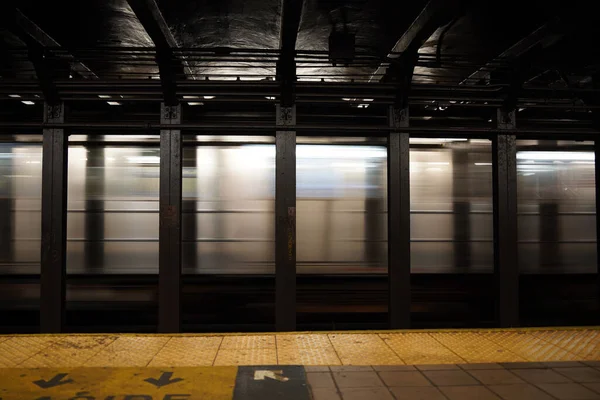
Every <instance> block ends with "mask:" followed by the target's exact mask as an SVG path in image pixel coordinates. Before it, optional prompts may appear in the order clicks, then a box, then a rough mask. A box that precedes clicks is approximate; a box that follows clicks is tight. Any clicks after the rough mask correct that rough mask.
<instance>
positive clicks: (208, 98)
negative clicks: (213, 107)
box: [203, 96, 215, 100]
mask: <svg viewBox="0 0 600 400" xmlns="http://www.w3.org/2000/svg"><path fill="white" fill-rule="evenodd" d="M203 97H204V98H205V99H206V100H210V99H214V98H215V96H203Z"/></svg>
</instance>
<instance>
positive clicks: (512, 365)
mask: <svg viewBox="0 0 600 400" xmlns="http://www.w3.org/2000/svg"><path fill="white" fill-rule="evenodd" d="M500 365H502V366H503V367H504V368H506V369H524V368H545V367H544V364H542V363H539V362H509V363H500Z"/></svg>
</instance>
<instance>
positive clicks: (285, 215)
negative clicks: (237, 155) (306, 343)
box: [275, 105, 296, 331]
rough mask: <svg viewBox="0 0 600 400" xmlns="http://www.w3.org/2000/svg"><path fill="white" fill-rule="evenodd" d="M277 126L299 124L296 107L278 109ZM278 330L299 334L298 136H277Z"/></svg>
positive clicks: (276, 316)
mask: <svg viewBox="0 0 600 400" xmlns="http://www.w3.org/2000/svg"><path fill="white" fill-rule="evenodd" d="M276 113H277V117H276V119H277V125H278V126H286V125H295V124H296V106H291V107H283V106H281V105H277V109H276ZM275 148H276V155H275V157H276V160H275V174H276V176H275V327H276V329H277V331H294V330H296V132H295V131H287V130H286V131H277V132H276V134H275Z"/></svg>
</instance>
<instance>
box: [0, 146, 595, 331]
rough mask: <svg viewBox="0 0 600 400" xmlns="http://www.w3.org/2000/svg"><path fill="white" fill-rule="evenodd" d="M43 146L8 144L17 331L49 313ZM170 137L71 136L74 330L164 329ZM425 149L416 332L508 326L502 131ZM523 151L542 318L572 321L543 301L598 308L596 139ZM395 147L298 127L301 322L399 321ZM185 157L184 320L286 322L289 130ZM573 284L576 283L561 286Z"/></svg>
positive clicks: (526, 267)
mask: <svg viewBox="0 0 600 400" xmlns="http://www.w3.org/2000/svg"><path fill="white" fill-rule="evenodd" d="M40 139H41V138H40V137H39V136H38V137H34V136H27V137H24V136H23V137H13V138H12V140H11V141H10V142H4V143H2V144H0V175H1V176H0V195H1V199H0V234H1V235H2V246H1V250H0V274H2V277H1V279H0V289H1V290H0V300H2V301H1V302H0V303H1V306H0V307H2V308H3V311H6V314H3V315H7V321H8V322H4V323H3V326H5V327H6V326H13V327H14V326H20V327H21V328H20V329H21V330H22V329H23V326H29V327H31V329H35V324H36V323H37V318H38V317H37V316H38V315H39V260H40V242H41V241H40V231H41V229H40V224H41V214H40V209H41V172H42V171H41V169H42V165H41V143H40ZM157 139H158V138H157V137H156V136H103V137H101V138H100V139H93V140H91V139H90V138H87V137H85V136H77V135H73V136H71V137H70V143H69V153H68V157H69V161H68V216H67V222H68V226H67V237H68V239H67V273H68V289H67V301H68V304H67V312H68V314H67V324H68V325H69V327H70V329H71V330H86V326H92V325H94V324H95V329H98V326H97V322H95V321H97V320H102V321H113V322H114V325H115V326H118V328H115V329H118V330H123V329H127V328H128V329H132V330H138V331H139V330H143V329H148V330H152V329H153V328H152V326H155V323H156V301H157V298H156V281H157V274H158V231H159V226H158V211H159V202H158V200H159V162H160V152H159V146H158V140H157ZM410 143H411V152H410V198H411V259H410V260H406V262H407V263H410V265H411V272H412V274H413V276H412V281H413V284H412V286H413V289H412V290H413V292H412V299H413V305H412V311H413V313H414V315H413V319H414V321H415V325H416V326H488V325H493V319H494V288H493V279H492V276H493V258H494V254H493V248H494V246H493V213H492V211H493V204H492V159H491V142H490V141H489V140H486V139H469V140H467V139H460V138H454V139H435V138H411V142H410ZM518 146H519V151H518V154H517V173H518V207H519V208H518V224H519V233H518V234H519V253H518V257H519V268H520V271H521V274H522V279H521V281H522V285H521V308H522V311H523V315H524V318H531V321H532V322H531V323H538V322H539V323H542V322H548V321H550V322H552V321H554V320H553V319H550V320H549V319H548V318H547V317H545V316H544V314H543V313H542V311H541V310H543V308H544V305H547V304H550V303H552V304H555V303H556V304H555V306H556V308H555V309H556V310H558V311H557V313H558V314H557V315H559V314H560V313H561V310H563V311H564V313H563V314H564V315H563V314H560V315H563V316H562V317H560V318H563V319H561V320H560V321H563V320H564V318H566V317H569V316H571V317H577V318H580V317H581V316H583V315H585V313H586V310H588V309H589V307H590V301H591V300H590V299H591V297H590V296H592V295H591V294H590V290H592V289H591V288H590V287H589V284H588V283H586V279H587V278H586V277H587V276H588V274H593V273H594V271H595V268H596V233H595V232H596V231H595V194H594V193H595V192H594V190H595V189H594V153H593V148H592V147H591V143H586V142H579V143H575V142H556V141H554V142H550V143H548V142H543V143H542V142H537V141H519V142H518ZM386 153H387V152H386V147H385V141H381V139H377V138H369V139H368V138H346V139H344V138H336V139H331V138H303V137H299V138H298V145H297V165H296V169H297V172H296V173H297V191H296V193H297V273H298V292H297V297H298V321H299V326H300V327H305V328H307V329H313V328H314V329H326V328H335V329H345V328H356V327H366V328H369V327H385V326H386V312H387V280H386V279H387V268H388V265H387V249H388V243H387V155H386ZM183 157H184V160H183V182H182V191H183V207H182V212H183V226H182V229H183V245H182V252H183V273H184V286H183V287H184V293H183V299H184V328H185V329H188V330H213V331H214V330H217V329H218V330H228V329H231V330H235V329H238V330H239V329H245V330H251V329H257V330H261V329H269V328H270V327H272V324H273V322H274V317H273V309H274V271H275V264H274V254H275V252H274V232H275V220H274V205H275V201H274V199H275V184H274V183H275V146H274V144H273V138H270V137H223V136H214V137H211V136H198V137H196V136H190V137H188V138H186V141H185V147H184V153H183ZM565 279H571V280H572V282H573V285H564V284H562V285H559V284H558V283H559V282H562V283H564V282H565ZM565 291H568V292H565ZM571 292H576V294H575V297H572V299H571V300H572V301H570V302H568V303H564V304H563V306H562V308H561V306H560V304H558V303H557V302H558V299H557V298H556V297H557V295H558V294H567V295H569V293H571ZM592 297H593V296H592ZM573 302H575V303H577V304H576V308H575V309H573V304H574V303H573ZM561 304H562V303H561ZM577 307H578V308H577ZM566 310H570V311H566ZM578 310H579V311H578ZM36 313H37V314H36ZM101 316H102V318H100V317H101ZM552 318H554V319H556V318H558V317H556V315H555V316H553V317H552ZM581 318H584V317H581ZM560 321H559V319H556V322H557V323H558V322H560ZM565 322H568V321H565ZM583 322H585V321H583ZM563 323H564V322H563ZM119 324H121V325H119ZM6 329H9V328H6ZM106 329H111V327H106ZM9 330H10V329H9Z"/></svg>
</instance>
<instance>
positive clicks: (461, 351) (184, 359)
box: [0, 328, 600, 368]
mask: <svg viewBox="0 0 600 400" xmlns="http://www.w3.org/2000/svg"><path fill="white" fill-rule="evenodd" d="M2 339H3V340H2V341H0V368H11V367H78V366H86V367H93V366H102V367H126V366H129V367H137V366H140V367H145V366H155V367H176V366H208V365H218V366H228V365H229V366H233V365H273V364H302V365H402V364H405V363H408V364H459V363H465V362H466V363H500V362H526V361H571V360H580V361H590V360H600V330H597V329H594V328H585V329H572V330H560V329H554V330H553V329H540V330H533V329H530V330H491V331H455V332H452V331H442V332H414V331H411V332H385V333H377V332H373V333H368V332H364V333H350V332H349V333H329V334H323V333H315V334H310V333H298V334H283V335H281V334H277V335H275V334H271V335H269V334H264V335H256V334H252V335H243V334H239V335H231V336H228V335H197V336H177V335H176V336H153V335H89V336H85V335H82V336H69V335H56V336H44V335H39V336H33V335H31V336H16V337H10V336H8V337H7V336H3V337H2Z"/></svg>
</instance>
